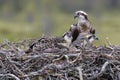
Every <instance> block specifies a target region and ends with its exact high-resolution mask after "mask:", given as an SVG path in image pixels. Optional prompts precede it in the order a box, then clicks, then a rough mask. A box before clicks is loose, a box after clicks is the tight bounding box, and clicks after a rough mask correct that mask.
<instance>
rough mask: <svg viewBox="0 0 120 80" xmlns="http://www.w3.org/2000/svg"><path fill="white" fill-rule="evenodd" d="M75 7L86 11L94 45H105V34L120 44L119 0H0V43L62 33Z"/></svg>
mask: <svg viewBox="0 0 120 80" xmlns="http://www.w3.org/2000/svg"><path fill="white" fill-rule="evenodd" d="M77 10H83V11H85V12H87V13H88V14H89V20H90V21H91V23H92V25H93V26H94V27H95V29H96V35H97V36H98V37H99V41H97V42H96V44H104V43H105V39H106V37H107V38H109V39H108V40H109V41H110V42H111V43H112V44H118V45H119V44H120V36H119V34H120V0H0V42H3V40H5V39H8V40H10V41H19V40H22V39H30V38H39V37H40V36H41V35H42V34H47V35H50V34H51V35H52V36H61V35H62V34H63V33H64V32H65V31H67V30H68V29H69V27H70V25H71V24H73V23H76V20H74V19H73V15H74V12H75V11H77Z"/></svg>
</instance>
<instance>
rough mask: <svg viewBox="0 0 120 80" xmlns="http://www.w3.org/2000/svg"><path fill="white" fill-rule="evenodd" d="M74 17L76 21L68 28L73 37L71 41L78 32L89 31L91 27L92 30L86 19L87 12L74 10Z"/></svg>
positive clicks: (75, 37)
mask: <svg viewBox="0 0 120 80" xmlns="http://www.w3.org/2000/svg"><path fill="white" fill-rule="evenodd" d="M74 18H77V19H78V22H77V23H76V24H73V25H71V26H70V29H69V31H70V32H71V34H72V37H73V40H72V42H73V41H75V40H76V39H77V37H78V35H79V33H90V30H91V29H93V30H94V28H93V27H92V25H91V23H90V21H89V20H88V14H87V13H85V12H84V11H76V12H75V15H74Z"/></svg>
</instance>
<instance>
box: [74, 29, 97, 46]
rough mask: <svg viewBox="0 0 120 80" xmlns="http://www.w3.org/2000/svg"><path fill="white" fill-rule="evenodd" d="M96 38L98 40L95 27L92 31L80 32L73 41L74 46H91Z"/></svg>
mask: <svg viewBox="0 0 120 80" xmlns="http://www.w3.org/2000/svg"><path fill="white" fill-rule="evenodd" d="M95 40H98V37H96V35H95V29H94V30H92V29H91V30H90V33H84V32H83V33H79V35H78V37H77V39H76V40H75V41H74V42H73V43H72V46H73V47H76V48H85V47H90V46H91V45H92V42H93V41H95Z"/></svg>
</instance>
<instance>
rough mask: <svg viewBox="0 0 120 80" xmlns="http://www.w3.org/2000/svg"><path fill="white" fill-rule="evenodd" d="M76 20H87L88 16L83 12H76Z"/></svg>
mask: <svg viewBox="0 0 120 80" xmlns="http://www.w3.org/2000/svg"><path fill="white" fill-rule="evenodd" d="M76 18H78V19H85V20H88V14H87V13H86V12H84V11H76V12H75V14H74V19H76Z"/></svg>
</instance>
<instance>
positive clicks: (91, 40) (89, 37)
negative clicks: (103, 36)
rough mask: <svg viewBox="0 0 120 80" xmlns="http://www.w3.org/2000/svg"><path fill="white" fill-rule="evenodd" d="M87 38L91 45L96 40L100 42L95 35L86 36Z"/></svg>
mask: <svg viewBox="0 0 120 80" xmlns="http://www.w3.org/2000/svg"><path fill="white" fill-rule="evenodd" d="M86 38H87V39H88V41H89V42H90V43H92V42H93V41H95V40H98V37H97V36H96V35H95V34H87V35H86Z"/></svg>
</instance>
